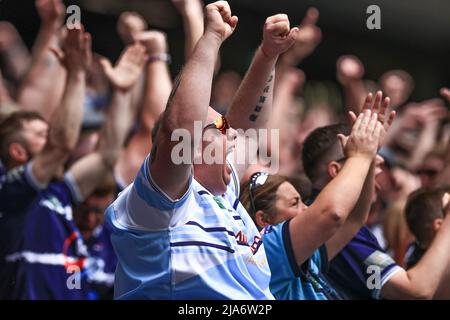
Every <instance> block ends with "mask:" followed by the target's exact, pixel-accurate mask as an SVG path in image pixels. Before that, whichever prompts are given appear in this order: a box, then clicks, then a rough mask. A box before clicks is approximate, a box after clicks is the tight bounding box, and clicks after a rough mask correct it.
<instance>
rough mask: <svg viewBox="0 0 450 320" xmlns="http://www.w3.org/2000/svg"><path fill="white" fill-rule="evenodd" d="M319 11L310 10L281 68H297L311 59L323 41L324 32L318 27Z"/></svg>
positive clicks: (284, 57)
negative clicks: (304, 61) (305, 60)
mask: <svg viewBox="0 0 450 320" xmlns="http://www.w3.org/2000/svg"><path fill="white" fill-rule="evenodd" d="M318 20H319V10H317V9H316V8H309V9H308V10H307V11H306V14H305V17H304V18H303V20H302V22H301V23H300V26H299V27H300V32H299V33H298V36H297V38H296V41H295V43H294V45H293V46H292V47H291V49H290V50H289V51H287V52H286V53H285V54H283V56H282V57H281V59H280V67H281V69H282V67H284V66H285V67H296V66H297V65H298V64H299V63H301V62H302V61H303V60H304V59H306V58H307V57H309V56H310V55H311V54H312V53H313V52H314V50H316V48H317V46H318V45H319V44H320V42H321V41H322V31H321V30H320V28H319V27H318V26H317V21H318Z"/></svg>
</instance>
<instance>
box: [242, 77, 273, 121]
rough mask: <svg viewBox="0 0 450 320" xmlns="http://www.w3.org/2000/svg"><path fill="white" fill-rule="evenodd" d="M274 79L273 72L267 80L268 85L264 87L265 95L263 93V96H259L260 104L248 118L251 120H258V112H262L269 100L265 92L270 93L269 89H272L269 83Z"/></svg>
mask: <svg viewBox="0 0 450 320" xmlns="http://www.w3.org/2000/svg"><path fill="white" fill-rule="evenodd" d="M272 80H273V74H271V75H270V77H269V79H268V80H267V86H265V87H264V89H263V95H261V96H260V97H259V101H258V105H257V106H256V107H255V109H254V112H253V113H252V114H251V115H250V116H249V117H248V119H249V120H250V121H251V122H255V121H256V120H258V113H260V112H261V110H262V109H263V107H264V104H265V102H266V100H267V96H266V95H264V94H267V93H269V91H270V85H269V83H270V82H272Z"/></svg>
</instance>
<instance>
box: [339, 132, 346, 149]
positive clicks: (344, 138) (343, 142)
mask: <svg viewBox="0 0 450 320" xmlns="http://www.w3.org/2000/svg"><path fill="white" fill-rule="evenodd" d="M337 137H338V139H339V142H340V143H341V146H342V149H344V148H345V145H346V144H347V137H346V136H344V135H343V134H340V133H338V135H337Z"/></svg>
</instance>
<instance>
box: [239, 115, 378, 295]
mask: <svg viewBox="0 0 450 320" xmlns="http://www.w3.org/2000/svg"><path fill="white" fill-rule="evenodd" d="M380 126H381V123H380V122H379V121H377V114H376V113H373V114H372V113H371V111H366V112H365V113H364V114H361V115H360V116H359V117H358V119H357V120H356V122H355V124H354V126H353V129H352V132H351V134H350V136H349V137H348V139H346V138H345V137H342V139H341V140H342V143H343V145H344V153H345V155H346V158H347V160H346V161H345V164H344V166H343V168H342V170H341V171H340V172H339V173H338V175H337V176H336V178H335V179H333V180H332V181H331V182H330V183H329V184H328V185H327V186H326V187H325V188H324V189H323V190H322V192H321V193H320V194H319V195H318V197H317V199H316V201H315V202H314V203H313V204H312V205H311V206H309V207H308V206H306V205H305V204H304V203H303V201H302V198H301V196H300V194H299V192H298V191H297V190H296V189H295V188H294V186H293V185H292V184H291V183H290V182H289V179H288V178H286V177H283V176H280V175H268V174H267V173H261V172H257V173H255V174H253V175H252V177H251V179H250V181H249V182H247V183H246V184H245V185H243V186H242V187H241V190H242V192H241V196H240V200H241V203H242V205H243V206H244V207H245V208H246V209H247V211H248V212H249V213H250V215H251V217H252V218H253V220H254V222H255V223H256V224H257V226H259V227H260V228H261V229H263V230H262V231H261V234H262V239H263V243H264V247H265V250H266V254H267V259H268V262H269V266H270V269H271V274H272V278H271V281H270V290H271V292H272V294H273V295H274V296H275V298H276V299H283V300H303V299H306V300H328V299H339V298H341V297H340V295H339V294H338V293H337V292H336V291H335V290H334V289H333V288H332V287H331V286H330V285H329V283H328V282H327V280H326V279H325V277H324V275H323V274H324V273H326V271H327V266H328V261H329V260H331V259H332V258H333V257H334V256H335V255H336V254H337V253H338V252H339V251H340V250H341V249H342V248H343V247H344V246H345V245H346V244H347V242H349V241H350V240H351V239H352V237H353V236H354V234H355V233H356V232H357V230H358V229H359V228H358V226H356V227H355V226H351V227H347V226H346V220H347V218H348V217H349V215H350V213H351V212H352V211H353V209H354V207H355V205H358V206H359V207H361V206H362V207H363V209H367V210H366V211H367V212H368V208H369V206H370V201H371V198H372V197H371V192H373V189H374V187H373V179H372V178H373V172H374V171H373V170H374V163H375V161H374V159H375V156H376V151H377V147H378V143H379V139H380V130H381V127H380ZM367 177H368V178H367ZM366 178H367V180H368V182H366ZM367 185H369V187H367ZM370 185H371V186H370ZM362 192H367V193H368V195H367V197H363V198H364V199H366V200H365V202H366V203H364V204H361V203H358V204H357V202H358V199H359V197H360V194H361V193H362ZM360 223H361V225H360V226H359V227H361V226H362V225H363V224H364V221H361V222H360Z"/></svg>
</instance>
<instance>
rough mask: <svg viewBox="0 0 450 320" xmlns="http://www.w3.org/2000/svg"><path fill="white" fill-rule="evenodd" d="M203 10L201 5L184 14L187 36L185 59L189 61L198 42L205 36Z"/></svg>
mask: <svg viewBox="0 0 450 320" xmlns="http://www.w3.org/2000/svg"><path fill="white" fill-rule="evenodd" d="M203 19H204V18H203V9H202V7H201V6H200V4H199V5H198V6H197V5H194V6H193V7H192V8H191V9H189V10H187V11H186V12H185V13H184V14H183V26H184V34H185V59H186V60H188V59H189V57H190V55H191V54H192V51H193V50H194V48H195V45H196V44H197V42H198V40H199V39H200V38H201V36H202V34H203V28H204V27H203Z"/></svg>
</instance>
